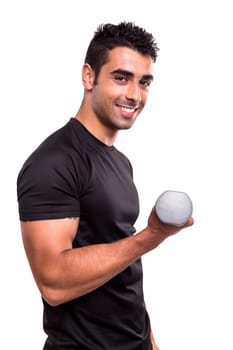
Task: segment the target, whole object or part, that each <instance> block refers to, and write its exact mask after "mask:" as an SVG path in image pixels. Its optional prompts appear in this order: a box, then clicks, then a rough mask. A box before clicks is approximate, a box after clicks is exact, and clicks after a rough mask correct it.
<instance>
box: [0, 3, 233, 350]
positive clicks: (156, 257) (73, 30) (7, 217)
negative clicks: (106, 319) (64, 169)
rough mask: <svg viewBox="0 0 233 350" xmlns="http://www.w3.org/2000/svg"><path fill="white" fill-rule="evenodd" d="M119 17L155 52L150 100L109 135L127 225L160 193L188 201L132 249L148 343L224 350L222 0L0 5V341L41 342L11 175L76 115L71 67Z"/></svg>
mask: <svg viewBox="0 0 233 350" xmlns="http://www.w3.org/2000/svg"><path fill="white" fill-rule="evenodd" d="M122 20H126V21H128V20H129V21H134V22H135V23H136V24H138V25H140V26H142V27H145V28H146V29H147V30H148V31H150V32H152V33H153V34H154V36H155V37H156V39H157V41H158V44H159V47H160V52H159V59H158V62H157V63H156V65H155V71H154V75H155V81H154V84H153V87H152V89H151V93H150V97H149V101H148V105H147V107H146V109H145V110H144V112H143V113H142V114H141V115H140V118H139V119H138V121H137V122H136V124H135V126H134V127H133V128H132V129H131V130H130V131H123V132H122V133H121V134H120V135H119V138H118V141H117V144H116V145H117V147H118V148H119V149H120V150H122V151H123V152H124V153H125V154H126V155H127V156H128V157H129V158H130V159H131V161H132V163H133V167H134V176H135V182H136V184H137V186H138V191H139V195H140V205H141V214H140V218H139V220H138V222H137V225H136V226H137V230H140V229H141V228H143V227H144V226H145V225H146V221H147V216H148V215H149V212H150V210H151V207H152V206H153V204H154V201H155V199H156V198H157V196H158V195H159V194H160V193H161V192H162V191H164V190H166V189H176V190H182V191H186V192H187V193H188V194H189V195H190V197H191V198H192V200H193V205H194V213H193V215H194V218H195V225H194V226H193V227H192V228H189V229H187V230H185V231H182V232H180V233H179V234H178V235H176V236H174V237H172V238H169V239H168V240H167V241H165V242H164V243H163V244H162V245H160V246H159V247H158V248H157V249H156V250H154V251H153V252H150V253H149V254H147V255H146V256H144V257H143V264H144V288H145V298H146V303H147V308H148V310H149V313H150V316H151V321H152V326H153V330H154V334H155V338H156V340H157V342H158V344H159V345H160V348H161V350H194V349H195V350H197V349H198V350H219V349H221V350H233V339H232V331H233V329H232V326H233V319H232V318H233V303H232V296H233V287H232V267H233V258H232V238H231V237H232V234H233V232H232V198H233V189H232V176H233V173H232V149H233V147H232V146H233V145H232V129H231V124H230V122H231V119H232V111H233V108H232V81H233V69H232V62H233V51H232V50H233V49H232V32H233V24H232V10H231V1H230V0H229V1H227V0H219V1H217V0H195V1H188V0H176V1H173V0H159V1H151V0H148V1H147V0H144V1H140V2H139V1H136V0H133V1H130V0H128V1H126V0H124V1H123V0H118V1H114V2H111V1H109V0H98V1H82V0H76V1H74V0H66V1H65V0H63V1H61V0H40V1H33V0H30V1H29V0H28V1H26V0H21V1H16V0H15V1H12V0H8V1H7V0H6V1H1V2H0V40H1V41H0V46H1V53H0V118H1V123H0V127H1V138H0V152H1V172H0V174H1V181H0V186H1V194H2V195H1V204H0V214H1V234H0V244H1V245H0V247H1V253H0V269H1V288H0V293H1V298H0V300H1V301H0V302H1V304H0V322H1V325H0V327H1V344H5V345H4V349H6V350H8V349H9V350H12V349H14V348H15V346H14V345H13V344H15V343H17V349H23V350H32V349H33V350H40V349H42V344H43V343H44V340H45V334H44V333H43V330H42V304H41V300H40V295H39V293H38V291H37V288H36V286H35V283H34V281H33V278H32V276H31V272H30V269H29V266H28V263H27V260H26V257H25V253H24V250H23V246H22V242H21V234H20V229H19V220H18V212H17V200H16V178H17V174H18V171H19V169H20V167H21V166H22V163H23V161H24V160H25V159H26V157H27V156H28V155H29V154H30V153H31V152H32V150H33V149H34V148H35V147H36V146H37V145H38V144H39V143H40V142H41V141H42V140H43V139H44V138H45V137H46V136H48V135H49V134H50V133H51V132H53V131H55V130H56V129H57V128H59V127H61V126H63V125H64V124H65V123H66V122H67V121H68V119H69V118H70V117H73V116H74V115H75V114H76V111H77V109H78V107H79V104H80V102H81V98H82V94H83V89H82V84H81V66H82V63H83V59H84V55H85V51H86V48H87V45H88V43H89V40H90V39H91V37H92V35H93V32H94V31H95V29H96V27H97V25H98V24H100V23H103V22H113V23H118V22H120V21H122ZM93 350H94V349H93ZM109 350H110V349H109Z"/></svg>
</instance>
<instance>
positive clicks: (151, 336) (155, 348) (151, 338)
mask: <svg viewBox="0 0 233 350" xmlns="http://www.w3.org/2000/svg"><path fill="white" fill-rule="evenodd" d="M150 340H151V344H152V347H153V350H159V348H158V345H157V344H156V342H155V338H154V335H153V332H152V331H151V332H150Z"/></svg>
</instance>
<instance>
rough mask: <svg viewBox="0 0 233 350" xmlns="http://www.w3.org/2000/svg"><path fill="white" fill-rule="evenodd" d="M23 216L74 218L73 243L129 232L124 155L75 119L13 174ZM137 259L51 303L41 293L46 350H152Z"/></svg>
mask: <svg viewBox="0 0 233 350" xmlns="http://www.w3.org/2000/svg"><path fill="white" fill-rule="evenodd" d="M17 191H18V203H19V216H20V220H22V221H30V220H44V219H57V218H65V217H80V224H79V228H78V232H77V235H76V237H75V239H74V241H73V247H74V248H78V247H83V246H86V245H91V244H98V243H110V242H114V241H117V240H119V239H122V238H124V237H128V236H131V235H133V234H134V233H135V228H134V224H135V221H136V219H137V217H138V213H139V202H138V194H137V190H136V188H135V185H134V182H133V176H132V167H131V165H130V162H129V160H128V159H127V158H126V157H125V156H124V155H123V154H122V153H121V152H119V151H118V150H117V149H116V148H115V147H114V146H112V147H109V146H106V145H105V144H103V143H101V142H100V141H99V140H97V139H96V138H95V137H94V136H93V135H92V134H90V133H89V132H88V130H87V129H86V128H85V127H84V126H83V125H82V124H81V123H80V122H79V121H78V120H76V119H74V118H71V119H70V121H69V122H68V123H67V124H66V125H65V126H64V127H63V128H61V129H60V130H58V131H56V132H55V133H54V134H52V135H51V136H49V137H48V138H47V139H46V140H45V141H44V142H43V143H42V144H41V145H40V146H39V147H38V148H37V149H36V150H35V151H34V152H33V153H32V155H31V156H30V157H29V158H28V159H27V160H26V162H25V163H24V165H23V167H22V169H21V171H20V173H19V176H18V181H17ZM142 277H143V276H142V266H141V259H138V260H137V261H136V262H135V263H133V264H131V265H130V266H129V267H128V268H126V269H125V270H124V271H123V272H122V273H120V274H119V275H117V276H116V277H114V278H112V279H111V280H110V281H109V282H107V283H106V284H104V285H103V286H101V287H100V288H98V289H96V290H95V291H93V292H91V293H88V294H86V295H84V296H82V297H79V298H77V299H74V300H72V301H70V302H67V303H64V304H62V305H59V306H56V307H52V306H50V305H48V304H47V303H46V301H45V300H43V304H44V318H43V320H44V329H45V332H46V333H47V334H48V338H47V341H46V344H45V347H44V349H46V350H49V349H53V350H58V349H59V350H65V349H69V350H73V349H77V350H79V349H80V350H151V349H152V346H151V342H150V324H149V318H148V314H147V312H146V308H145V304H144V297H143V288H142Z"/></svg>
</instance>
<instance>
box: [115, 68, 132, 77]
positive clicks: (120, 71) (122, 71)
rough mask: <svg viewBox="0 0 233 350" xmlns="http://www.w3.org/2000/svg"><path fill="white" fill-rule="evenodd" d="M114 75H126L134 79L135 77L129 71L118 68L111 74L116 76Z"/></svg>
mask: <svg viewBox="0 0 233 350" xmlns="http://www.w3.org/2000/svg"><path fill="white" fill-rule="evenodd" d="M114 74H122V75H125V76H128V77H132V76H133V75H134V74H133V73H132V72H130V71H129V70H126V69H121V68H118V69H116V70H114V71H112V72H111V75H114Z"/></svg>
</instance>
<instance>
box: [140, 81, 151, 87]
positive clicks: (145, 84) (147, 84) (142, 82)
mask: <svg viewBox="0 0 233 350" xmlns="http://www.w3.org/2000/svg"><path fill="white" fill-rule="evenodd" d="M141 84H142V85H143V86H145V87H149V86H150V84H151V80H141Z"/></svg>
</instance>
